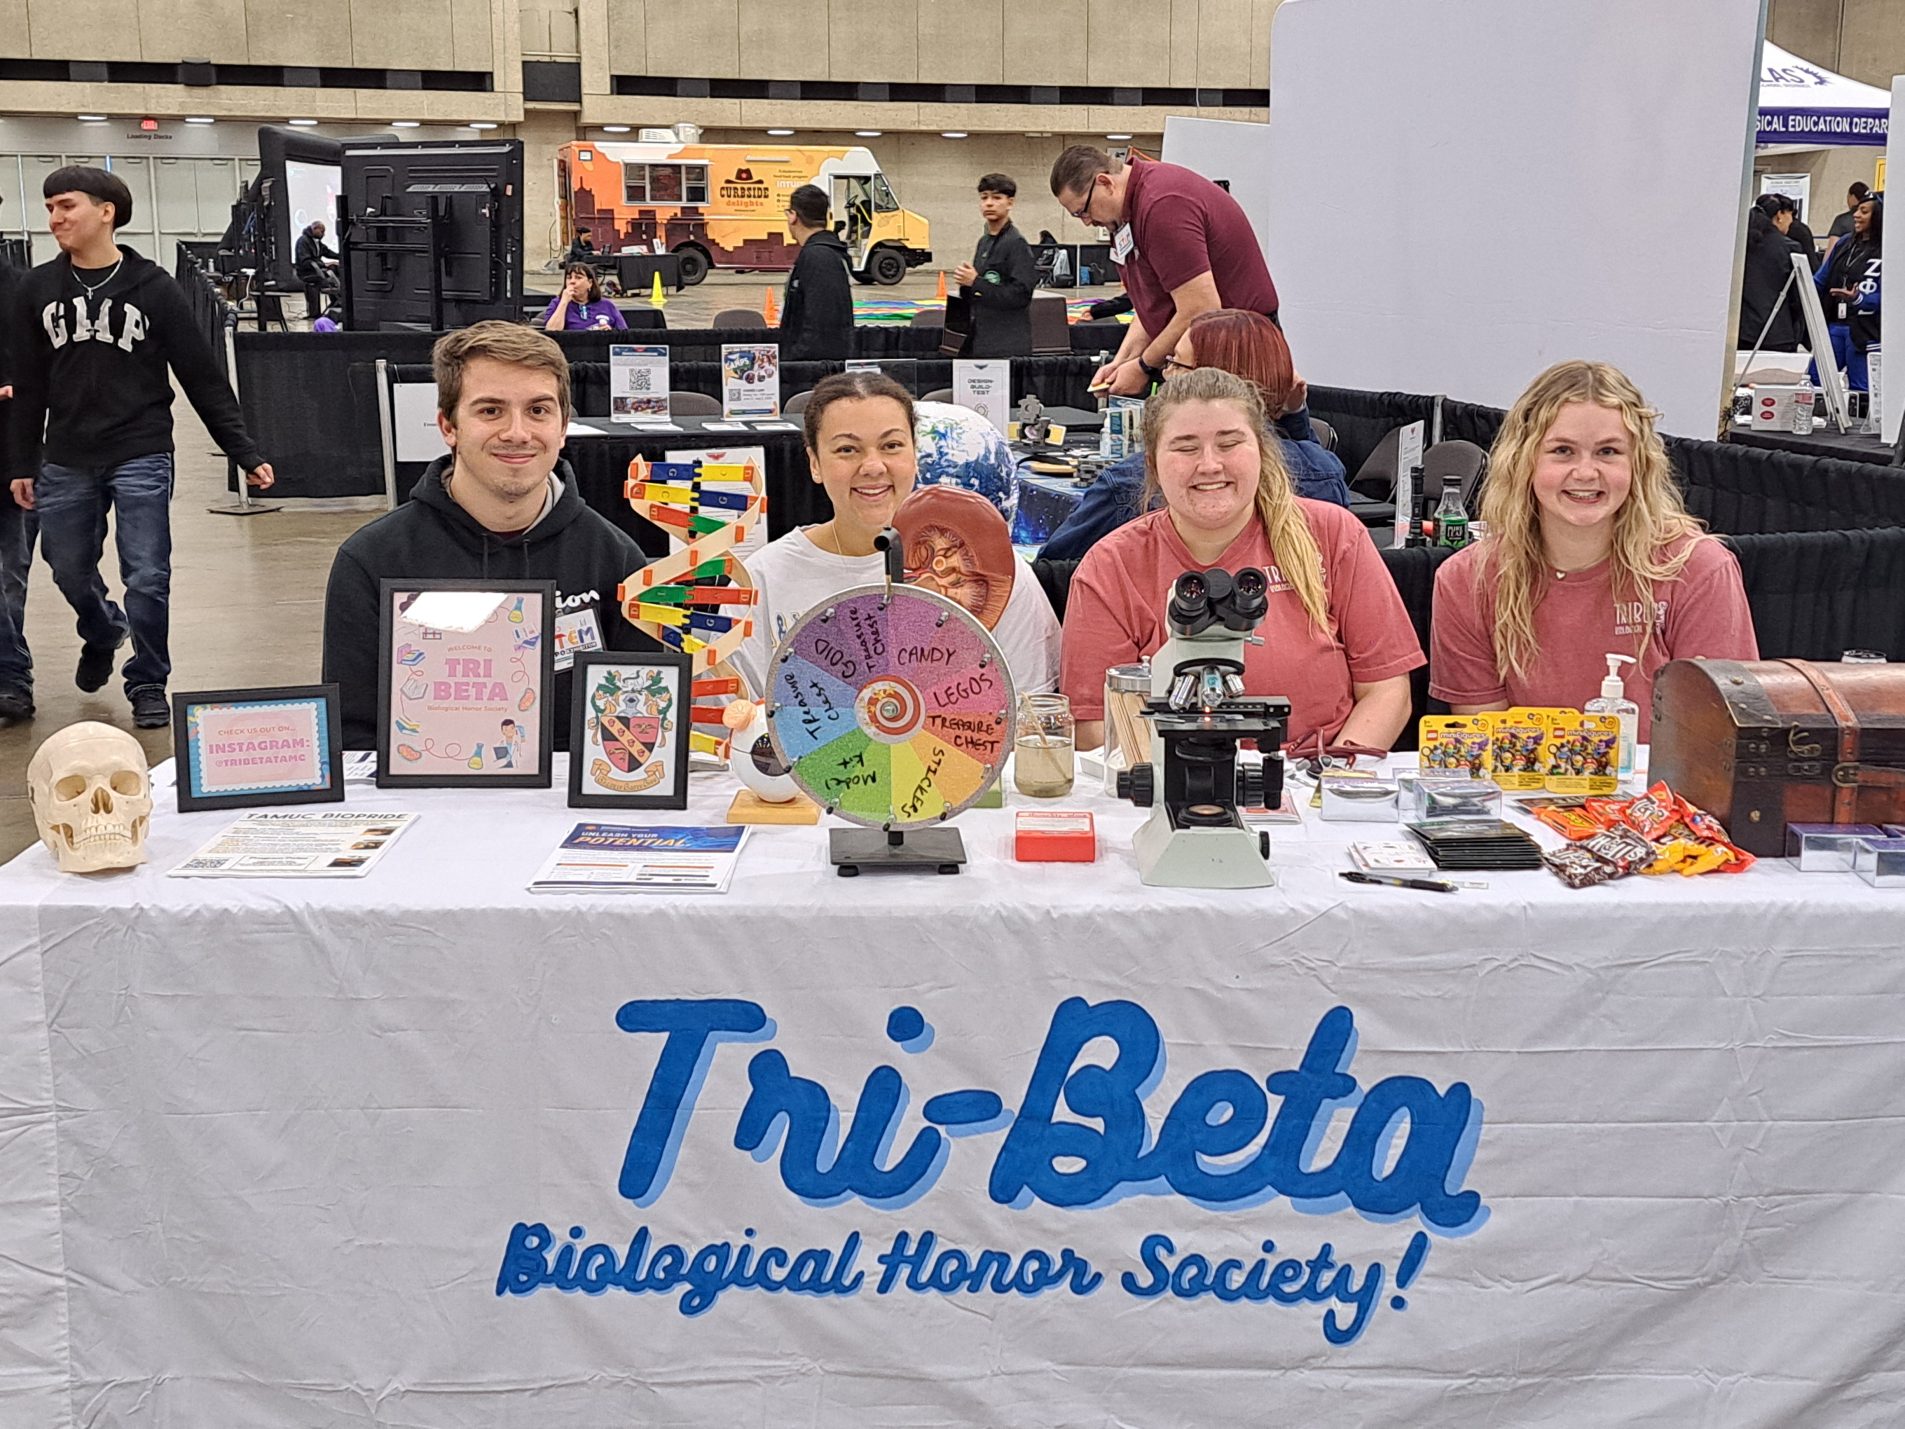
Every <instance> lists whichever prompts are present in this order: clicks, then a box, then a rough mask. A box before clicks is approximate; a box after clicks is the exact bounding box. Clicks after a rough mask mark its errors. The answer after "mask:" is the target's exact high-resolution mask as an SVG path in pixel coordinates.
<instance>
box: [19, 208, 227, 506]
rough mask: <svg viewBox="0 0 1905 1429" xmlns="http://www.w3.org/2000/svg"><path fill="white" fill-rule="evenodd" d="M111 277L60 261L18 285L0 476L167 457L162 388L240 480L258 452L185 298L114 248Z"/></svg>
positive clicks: (143, 262) (168, 422)
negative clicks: (14, 369) (15, 374)
mask: <svg viewBox="0 0 1905 1429" xmlns="http://www.w3.org/2000/svg"><path fill="white" fill-rule="evenodd" d="M119 251H120V253H121V254H122V255H123V258H122V261H121V262H120V264H119V268H118V271H117V272H114V273H113V274H112V276H111V277H110V278H107V279H105V281H104V282H103V283H102V282H101V280H100V279H101V275H98V274H95V273H92V272H90V271H89V270H85V269H82V270H81V271H82V272H86V274H87V282H88V284H89V285H91V286H92V288H93V292H92V293H91V294H88V293H87V292H86V290H85V288H84V287H82V286H81V284H80V281H79V279H78V278H76V277H74V276H73V260H72V259H71V258H69V257H68V256H67V255H66V254H64V253H62V254H60V256H59V257H57V258H55V259H54V260H53V261H52V262H50V263H42V264H40V266H39V267H37V268H35V269H34V270H33V271H32V272H30V273H28V274H27V275H26V277H25V279H24V280H22V282H21V284H20V297H19V307H20V315H21V330H20V332H19V336H18V341H19V345H20V351H19V352H18V354H17V356H18V358H19V363H20V378H21V380H20V381H19V382H18V383H17V384H15V387H14V397H13V401H14V405H15V407H16V408H17V410H16V411H15V412H14V413H13V418H14V423H15V426H14V432H15V441H14V443H13V446H14V450H13V451H11V452H9V453H8V454H7V456H8V459H9V461H10V462H11V463H12V467H11V470H10V471H9V472H8V473H7V475H8V476H9V477H22V476H25V477H37V476H38V475H39V474H40V462H41V458H42V441H41V433H42V430H44V433H45V440H44V458H45V460H46V461H49V462H52V463H54V464H55V465H58V466H78V467H95V468H105V467H114V466H119V465H122V464H123V463H125V462H128V461H131V460H132V459H133V458H134V457H141V456H152V455H154V454H156V453H158V452H169V451H171V450H172V381H171V379H170V378H169V377H168V376H167V375H166V368H167V366H168V365H169V366H170V367H171V369H172V371H173V372H175V373H177V374H178V379H179V385H180V386H181V387H183V388H184V389H185V395H186V397H187V398H189V399H190V401H191V403H192V408H193V410H194V411H196V412H197V413H198V415H199V418H200V420H201V421H203V422H204V423H205V427H206V430H208V431H209V432H211V434H212V440H213V441H215V442H217V443H218V445H219V449H220V450H222V451H223V452H224V453H225V455H226V456H228V457H230V458H231V459H232V460H233V461H235V462H237V463H238V465H239V467H240V468H241V469H242V470H244V471H250V470H252V469H253V468H254V467H256V466H259V465H261V464H262V463H263V462H264V454H263V453H261V452H260V451H259V450H258V447H257V444H256V443H254V442H253V441H252V439H251V436H250V434H249V433H248V432H246V430H245V419H244V417H243V416H242V415H241V414H240V413H239V410H238V399H237V398H236V397H235V396H233V395H232V389H231V385H230V384H229V383H227V382H226V380H225V376H224V374H223V373H222V372H220V371H219V369H218V360H217V358H216V357H214V356H213V354H212V349H211V348H210V346H208V345H207V343H206V341H205V338H204V336H203V335H202V334H201V333H200V332H199V330H198V324H197V322H196V321H195V320H194V319H193V316H192V309H191V307H190V305H188V304H187V302H186V300H185V293H184V290H183V289H181V288H180V287H179V285H178V284H177V283H176V282H174V281H173V279H172V275H171V274H169V273H167V272H165V271H164V270H163V269H162V268H160V267H159V265H158V264H156V263H154V262H152V261H151V260H150V259H147V258H142V257H140V256H139V254H137V253H135V252H134V251H133V250H132V249H130V248H128V247H126V245H125V244H123V243H122V244H120V245H119Z"/></svg>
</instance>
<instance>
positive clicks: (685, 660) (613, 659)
mask: <svg viewBox="0 0 1905 1429" xmlns="http://www.w3.org/2000/svg"><path fill="white" fill-rule="evenodd" d="M604 666H609V667H613V668H616V669H619V670H628V671H638V672H642V671H655V670H666V671H671V672H672V679H673V681H674V688H675V692H676V695H675V723H674V729H673V731H672V732H670V733H668V734H667V736H666V738H667V741H668V742H667V749H668V753H669V757H670V758H671V760H672V761H673V762H672V764H671V765H669V766H668V779H667V788H666V789H664V790H661V791H660V792H655V793H650V792H648V791H646V790H643V791H640V792H634V793H613V792H607V791H604V790H603V789H602V788H601V787H600V785H601V782H602V776H601V774H600V772H599V771H597V770H596V769H595V768H594V765H596V764H601V763H604V761H602V760H599V759H592V758H591V756H590V749H591V748H592V747H593V746H594V744H595V743H596V741H593V740H591V739H590V737H589V724H590V721H591V720H592V719H593V718H594V713H595V712H594V711H593V709H592V708H591V692H592V691H593V689H594V687H595V685H596V676H595V674H594V672H595V671H596V670H598V669H600V668H602V667H604ZM569 688H570V692H571V698H570V701H569V807H570V808H572V809H685V808H687V807H688V753H689V738H688V736H689V734H690V733H691V732H692V727H693V724H694V715H693V710H694V661H693V660H692V659H690V658H689V657H688V656H686V655H683V654H681V653H679V652H677V651H672V650H665V651H659V652H656V651H626V650H588V651H583V652H579V653H578V654H577V655H576V657H575V663H574V664H573V665H571V666H570V667H569ZM658 747H659V746H658ZM631 772H632V771H631Z"/></svg>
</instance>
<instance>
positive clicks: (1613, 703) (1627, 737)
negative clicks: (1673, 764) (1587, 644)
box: [1582, 655, 1640, 779]
mask: <svg viewBox="0 0 1905 1429" xmlns="http://www.w3.org/2000/svg"><path fill="white" fill-rule="evenodd" d="M1606 658H1607V678H1606V679H1605V680H1602V681H1601V697H1600V698H1599V699H1598V700H1589V701H1588V702H1587V704H1586V706H1585V707H1584V708H1583V711H1582V712H1583V713H1584V714H1611V715H1619V716H1620V721H1621V743H1620V777H1621V778H1622V779H1626V778H1629V777H1630V776H1631V775H1632V774H1633V772H1634V741H1635V736H1636V735H1637V734H1638V733H1639V732H1640V706H1639V705H1637V704H1635V703H1634V702H1633V701H1632V700H1630V699H1628V698H1627V687H1626V685H1625V683H1624V682H1623V681H1622V679H1621V666H1622V665H1631V664H1633V663H1634V657H1633V656H1632V655H1609V656H1607V657H1606Z"/></svg>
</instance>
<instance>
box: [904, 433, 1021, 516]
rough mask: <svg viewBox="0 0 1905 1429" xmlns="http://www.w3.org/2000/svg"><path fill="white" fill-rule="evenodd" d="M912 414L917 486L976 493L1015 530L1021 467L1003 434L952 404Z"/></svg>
mask: <svg viewBox="0 0 1905 1429" xmlns="http://www.w3.org/2000/svg"><path fill="white" fill-rule="evenodd" d="M914 411H915V413H916V420H915V423H914V438H915V440H916V441H917V443H918V446H919V478H918V480H919V484H920V485H921V486H957V487H960V488H962V489H963V490H966V491H976V492H978V493H979V494H980V495H981V496H983V497H985V499H986V500H987V501H990V502H991V503H992V504H993V505H994V506H996V507H997V508H998V510H999V514H1000V515H1001V516H1003V517H1005V520H1006V524H1007V525H1008V526H1009V525H1011V524H1012V517H1013V513H1014V512H1015V511H1016V510H1017V508H1018V503H1019V484H1018V462H1017V461H1016V459H1015V458H1014V457H1013V455H1012V448H1011V447H1009V446H1007V445H1006V441H1005V438H1004V437H1003V436H1001V435H1000V433H999V429H998V428H997V427H995V426H993V425H992V423H990V422H988V421H987V420H986V419H985V418H984V417H982V416H980V415H979V414H978V413H977V412H975V411H973V410H972V409H971V408H969V407H955V406H954V405H953V404H952V403H950V402H920V403H918V404H916V406H915V408H914Z"/></svg>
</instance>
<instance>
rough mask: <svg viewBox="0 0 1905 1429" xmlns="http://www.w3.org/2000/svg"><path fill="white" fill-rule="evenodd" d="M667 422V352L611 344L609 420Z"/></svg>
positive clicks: (652, 348) (664, 350)
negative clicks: (644, 419) (653, 420)
mask: <svg viewBox="0 0 1905 1429" xmlns="http://www.w3.org/2000/svg"><path fill="white" fill-rule="evenodd" d="M642 418H649V419H656V418H659V419H660V420H662V421H666V420H667V419H668V349H667V348H666V347H636V346H631V345H629V344H627V343H613V344H611V345H610V347H609V419H610V420H611V421H616V422H633V421H638V420H640V419H642Z"/></svg>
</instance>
